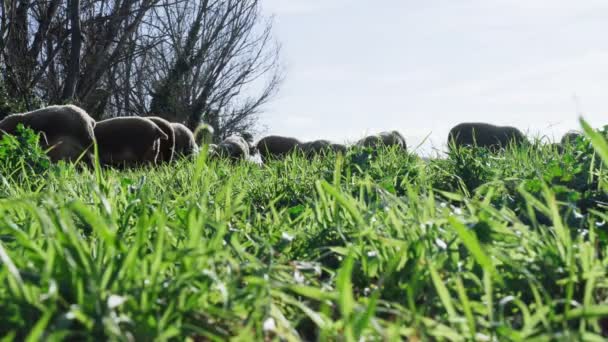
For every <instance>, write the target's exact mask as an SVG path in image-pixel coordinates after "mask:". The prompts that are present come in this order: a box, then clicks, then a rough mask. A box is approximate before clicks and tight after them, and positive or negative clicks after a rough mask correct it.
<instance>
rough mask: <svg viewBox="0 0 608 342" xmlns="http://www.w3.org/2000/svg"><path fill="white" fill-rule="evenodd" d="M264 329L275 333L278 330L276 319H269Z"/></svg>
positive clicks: (265, 322)
mask: <svg viewBox="0 0 608 342" xmlns="http://www.w3.org/2000/svg"><path fill="white" fill-rule="evenodd" d="M263 329H264V331H267V332H275V331H276V330H277V324H276V323H275V321H274V318H272V317H268V318H267V319H266V320H265V321H264V326H263Z"/></svg>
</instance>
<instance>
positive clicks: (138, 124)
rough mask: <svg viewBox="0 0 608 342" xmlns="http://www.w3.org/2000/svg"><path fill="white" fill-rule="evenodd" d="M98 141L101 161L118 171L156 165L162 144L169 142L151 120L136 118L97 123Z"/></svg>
mask: <svg viewBox="0 0 608 342" xmlns="http://www.w3.org/2000/svg"><path fill="white" fill-rule="evenodd" d="M95 138H96V139H97V146H98V149H99V161H100V162H101V163H102V164H103V165H109V166H117V167H124V166H136V165H143V164H150V163H156V160H157V158H158V153H159V150H160V146H161V141H163V140H169V137H168V136H167V134H166V133H165V132H163V130H162V129H161V128H160V127H158V126H157V125H156V124H155V123H154V122H152V121H151V120H150V119H146V118H142V117H136V116H132V117H121V118H113V119H107V120H103V121H99V122H97V125H96V126H95Z"/></svg>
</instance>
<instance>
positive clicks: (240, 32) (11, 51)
mask: <svg viewBox="0 0 608 342" xmlns="http://www.w3.org/2000/svg"><path fill="white" fill-rule="evenodd" d="M260 2H261V0H198V1H193V0H0V60H1V62H2V63H0V72H1V77H2V84H3V85H4V87H5V88H6V89H7V91H8V93H9V95H10V96H11V97H14V98H18V99H23V100H25V101H29V99H30V98H33V97H35V98H39V99H41V100H42V101H44V102H46V103H49V104H52V103H63V102H75V103H77V104H79V105H81V106H83V107H84V108H85V109H87V110H88V111H89V113H91V114H92V115H93V116H94V117H97V118H101V117H106V116H123V115H147V114H150V113H155V114H157V115H161V116H164V117H165V118H167V119H169V120H171V121H177V122H182V123H185V124H187V125H188V126H189V127H191V128H194V127H195V126H197V125H198V124H199V123H200V122H201V121H207V122H209V123H211V124H212V125H213V126H214V127H215V128H216V132H217V134H218V137H223V136H225V135H228V134H230V133H234V132H240V131H244V130H251V129H252V127H253V126H254V124H255V122H256V119H257V114H258V113H259V111H260V109H261V107H262V106H263V104H264V103H266V102H267V101H268V100H269V99H270V97H271V96H272V94H273V93H274V92H275V91H276V90H277V87H278V85H279V83H280V81H281V70H280V67H279V45H278V44H277V43H276V42H275V41H274V39H273V37H272V18H266V17H264V16H263V15H262V14H261V4H260ZM28 106H30V107H31V106H32V105H31V104H30V103H28Z"/></svg>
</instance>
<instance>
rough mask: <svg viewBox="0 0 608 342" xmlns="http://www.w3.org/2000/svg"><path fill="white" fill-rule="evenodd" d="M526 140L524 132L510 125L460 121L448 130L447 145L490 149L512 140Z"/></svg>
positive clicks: (498, 147) (504, 145)
mask: <svg viewBox="0 0 608 342" xmlns="http://www.w3.org/2000/svg"><path fill="white" fill-rule="evenodd" d="M525 141H526V138H525V136H524V134H523V133H522V132H521V131H520V130H519V129H517V128H515V127H511V126H495V125H491V124H487V123H478V122H476V123H461V124H459V125H456V126H455V127H454V128H452V129H451V130H450V133H449V135H448V145H449V146H450V148H451V147H453V145H452V144H454V145H455V146H474V145H475V146H478V147H486V148H489V149H491V150H496V149H500V148H505V147H507V146H508V145H509V143H511V142H513V143H516V144H521V143H523V142H525Z"/></svg>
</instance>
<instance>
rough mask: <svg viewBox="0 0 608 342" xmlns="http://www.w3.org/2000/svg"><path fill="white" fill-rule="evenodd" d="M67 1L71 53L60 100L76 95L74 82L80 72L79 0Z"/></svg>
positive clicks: (80, 34) (69, 98) (72, 97)
mask: <svg viewBox="0 0 608 342" xmlns="http://www.w3.org/2000/svg"><path fill="white" fill-rule="evenodd" d="M68 1H69V9H68V11H69V16H70V26H71V28H72V30H71V38H72V39H71V43H72V44H71V45H72V46H71V51H70V60H69V62H68V72H67V76H66V80H65V86H64V88H63V95H62V100H63V101H66V100H73V99H74V95H75V93H76V82H77V81H78V73H79V71H80V49H81V47H82V33H81V30H80V0H68Z"/></svg>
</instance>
